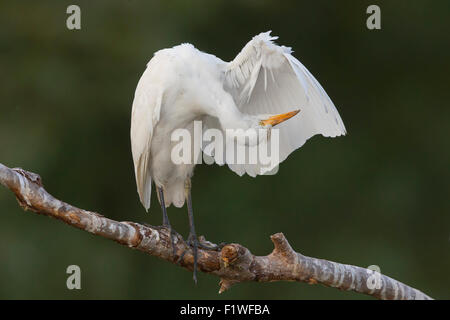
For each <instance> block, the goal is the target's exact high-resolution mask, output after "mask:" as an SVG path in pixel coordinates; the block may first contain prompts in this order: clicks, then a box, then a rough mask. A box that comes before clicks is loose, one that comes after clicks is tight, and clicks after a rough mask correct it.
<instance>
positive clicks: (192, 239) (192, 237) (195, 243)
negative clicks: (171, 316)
mask: <svg viewBox="0 0 450 320" xmlns="http://www.w3.org/2000/svg"><path fill="white" fill-rule="evenodd" d="M185 195H186V202H187V208H188V216H189V236H188V238H187V242H186V244H187V245H188V246H190V247H191V248H192V254H193V256H194V275H193V278H194V282H195V283H197V262H198V248H201V249H204V250H214V251H217V250H220V249H222V247H223V246H224V244H223V243H221V244H219V245H215V244H212V243H210V242H208V241H206V240H205V239H204V238H203V237H202V242H199V240H198V238H197V234H196V233H195V225H194V212H193V210H192V197H191V180H190V179H187V180H186V183H185ZM186 252H187V250H186V251H184V252H183V253H182V254H181V256H180V257H179V258H178V260H177V263H180V261H181V260H183V258H184V256H185V254H186Z"/></svg>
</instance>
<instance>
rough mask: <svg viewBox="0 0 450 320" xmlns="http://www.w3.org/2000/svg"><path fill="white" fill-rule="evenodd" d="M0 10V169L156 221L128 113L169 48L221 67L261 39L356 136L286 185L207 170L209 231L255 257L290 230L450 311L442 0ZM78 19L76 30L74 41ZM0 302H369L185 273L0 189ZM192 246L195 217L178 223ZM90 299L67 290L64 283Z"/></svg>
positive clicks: (293, 166) (85, 203) (445, 5)
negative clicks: (277, 47)
mask: <svg viewBox="0 0 450 320" xmlns="http://www.w3.org/2000/svg"><path fill="white" fill-rule="evenodd" d="M376 3H377V4H379V5H380V7H381V17H382V30H379V31H369V30H368V29H367V28H366V25H365V23H366V18H367V14H366V8H367V6H368V5H369V4H372V1H358V2H356V1H350V0H345V1H324V0H320V1H282V2H281V1H263V0H246V1H230V0H227V1H225V0H221V1H198V0H196V1H181V0H178V1H161V2H156V1H137V0H129V1H123V0H108V1H106V0H103V1H100V0H97V1H87V0H85V1H76V2H74V1H11V0H9V1H2V2H1V3H0V21H1V22H0V25H1V28H0V70H1V74H2V85H1V86H0V97H1V100H2V102H1V107H0V108H1V109H0V110H1V113H0V162H1V163H4V164H5V165H8V166H11V167H23V168H25V169H27V170H30V171H34V172H37V173H39V174H40V175H41V176H42V178H43V181H44V184H45V186H46V188H47V190H48V191H49V192H51V193H52V194H53V195H55V196H56V197H58V198H60V199H62V200H65V201H67V202H69V203H71V204H74V205H77V206H79V207H81V208H85V209H89V210H93V211H98V212H101V213H102V214H104V215H106V216H108V217H110V218H113V219H118V220H131V221H137V222H147V223H151V224H159V223H160V222H161V213H160V209H159V207H158V204H157V202H156V198H153V202H152V208H151V210H150V212H151V214H147V213H146V212H145V211H144V209H143V208H142V207H141V205H140V204H139V201H138V197H137V194H136V187H135V182H134V176H133V167H132V159H131V153H130V143H129V122H130V111H131V103H132V99H133V94H134V89H135V87H136V84H137V81H138V79H139V77H140V75H141V73H142V72H143V70H144V68H145V65H146V63H147V61H148V60H149V59H150V58H151V57H152V54H153V52H155V51H156V50H158V49H161V48H166V47H171V46H174V45H176V44H179V43H181V42H191V43H193V44H194V45H195V46H196V47H198V48H199V49H201V50H203V51H207V52H210V53H213V54H215V55H217V56H219V57H221V58H222V59H224V60H231V59H232V58H233V57H234V56H235V55H236V53H237V52H238V51H239V50H240V49H241V48H242V47H243V46H244V45H245V43H246V42H247V41H248V40H250V39H251V37H252V36H254V35H256V34H258V33H259V32H262V31H267V30H270V29H271V30H273V34H274V35H278V36H280V39H279V41H278V42H279V43H280V44H284V45H288V46H292V47H293V49H294V50H295V55H296V56H297V57H298V58H299V59H300V60H301V61H302V62H303V63H304V64H305V65H306V66H307V67H308V68H309V69H310V71H311V72H312V73H313V74H314V75H315V76H316V77H317V78H318V80H319V81H320V82H321V83H322V85H323V86H324V88H325V89H326V90H327V92H328V93H329V95H330V96H331V97H332V99H333V101H334V102H335V104H336V106H337V107H338V109H339V111H340V113H341V116H342V118H343V120H344V122H345V124H346V126H347V130H348V135H347V136H346V137H343V138H337V139H325V138H322V137H314V138H313V139H311V140H310V141H309V142H308V143H307V144H306V145H305V146H303V147H302V148H301V149H300V150H298V151H296V152H294V153H293V154H292V155H291V156H290V157H289V158H288V159H287V160H286V161H285V162H284V163H283V164H282V165H281V167H280V171H279V173H278V174H277V175H276V176H263V177H258V178H256V179H253V178H250V177H248V176H245V177H242V178H240V177H238V176H237V175H236V174H234V173H232V172H231V171H229V170H228V169H227V168H225V167H218V166H206V165H203V166H197V168H196V172H195V177H194V181H193V185H194V187H193V188H194V189H193V197H194V211H195V213H196V223H197V230H198V231H199V233H200V234H205V236H206V237H207V238H208V239H210V240H211V241H215V242H220V241H227V242H231V241H236V242H239V243H242V244H243V245H246V246H248V247H249V248H250V249H251V250H252V252H253V253H255V254H260V255H263V254H267V253H269V252H270V251H271V250H272V244H271V242H270V240H269V235H270V234H272V233H275V232H279V231H282V232H284V233H285V234H286V236H287V237H288V239H289V240H290V242H291V244H292V246H293V247H294V248H295V249H297V250H298V251H300V252H302V253H303V254H306V255H311V256H315V257H322V258H326V259H331V260H336V261H339V262H345V263H350V264H356V265H360V266H369V265H372V264H376V265H379V266H380V268H381V271H382V272H384V273H386V274H387V275H390V276H392V277H394V278H396V279H398V280H400V281H402V282H405V283H407V284H409V285H411V286H414V287H417V288H419V289H421V290H423V291H424V292H426V293H427V294H429V295H431V296H433V297H435V298H447V299H449V298H450V291H449V289H448V288H449V285H450V279H449V276H448V271H449V270H450V217H449V212H450V203H449V194H450V188H449V181H450V170H449V164H450V161H449V160H450V155H449V151H450V148H449V133H450V132H449V129H450V127H449V124H450V122H449V119H450V117H449V116H450V109H449V106H448V101H450V99H449V98H450V97H449V87H448V85H449V81H448V76H449V72H450V70H449V63H448V58H449V56H448V55H449V44H450V41H449V40H450V39H449V31H450V30H449V12H450V3H449V2H448V1H433V2H426V1H417V0H414V1H412V0H411V1H406V0H403V1H401V0H397V1H376ZM70 4H78V5H79V6H80V7H81V12H82V18H81V19H82V29H81V30H80V31H69V30H68V29H67V28H66V18H67V16H68V15H67V14H66V8H67V6H68V5H70ZM0 209H1V214H0V298H7V299H9V298H44V299H47V298H60V299H78V298H89V299H90V298H105V299H109V298H124V299H131V298H139V299H173V298H176V299H197V298H203V299H215V298H227V299H228V298H233V299H234V298H243V299H247V298H249V299H250V298H251V299H271V298H275V299H314V298H325V299H332V298H337V299H354V298H356V299H363V298H366V297H364V296H361V295H358V294H354V293H349V292H340V291H338V290H335V289H329V288H325V287H322V286H309V285H306V284H296V283H270V284H258V283H246V284H240V285H237V286H235V287H234V288H233V289H232V290H230V291H229V292H227V293H225V294H222V295H220V296H219V295H217V291H218V279H217V278H216V277H213V276H208V275H204V274H201V275H200V278H199V284H198V285H197V286H195V285H194V283H193V281H192V276H191V274H190V273H188V272H186V271H184V270H183V269H181V268H179V267H176V266H173V265H171V264H169V263H167V262H164V261H161V260H158V259H156V258H153V257H150V256H147V255H145V254H143V253H141V252H138V251H134V250H130V249H128V248H125V247H121V246H119V245H117V244H116V243H114V242H112V241H108V240H105V239H101V238H99V237H94V236H92V235H90V234H88V233H86V232H82V231H79V230H77V229H75V228H72V227H69V226H67V225H65V224H63V223H61V222H58V221H56V220H53V219H48V218H45V217H42V216H38V215H35V214H30V213H24V212H23V211H22V210H21V209H20V208H19V207H18V205H17V203H16V200H15V199H14V197H13V196H12V194H11V193H10V192H9V191H7V190H5V189H1V188H0ZM169 215H170V218H171V222H172V224H173V225H174V226H175V228H176V229H177V230H178V231H179V232H181V233H182V234H185V235H186V234H187V231H188V220H187V214H186V208H182V209H176V208H170V209H169ZM70 264H77V265H79V266H80V267H81V270H82V290H79V291H76V290H74V291H69V290H67V289H66V278H67V274H66V273H65V271H66V268H67V266H68V265H70Z"/></svg>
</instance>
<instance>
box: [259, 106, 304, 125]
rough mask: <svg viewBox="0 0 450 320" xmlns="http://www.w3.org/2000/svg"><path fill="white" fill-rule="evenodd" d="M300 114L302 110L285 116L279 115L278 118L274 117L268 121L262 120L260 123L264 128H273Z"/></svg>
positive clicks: (284, 114)
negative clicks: (268, 126) (269, 126)
mask: <svg viewBox="0 0 450 320" xmlns="http://www.w3.org/2000/svg"><path fill="white" fill-rule="evenodd" d="M299 112H300V110H295V111H291V112H287V113H283V114H277V115H276V116H272V117H270V118H268V119H266V120H261V121H260V123H261V125H263V126H267V125H271V126H272V127H273V126H276V125H277V124H280V123H282V122H283V121H286V120H287V119H290V118H292V117H293V116H295V115H296V114H297V113H299Z"/></svg>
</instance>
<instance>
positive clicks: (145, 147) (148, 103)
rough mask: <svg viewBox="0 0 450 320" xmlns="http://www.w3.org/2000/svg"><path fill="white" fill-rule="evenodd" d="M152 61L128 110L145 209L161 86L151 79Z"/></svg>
mask: <svg viewBox="0 0 450 320" xmlns="http://www.w3.org/2000/svg"><path fill="white" fill-rule="evenodd" d="M150 67H151V61H150V63H149V65H148V67H147V69H146V70H145V71H144V73H143V74H142V77H141V79H140V80H139V83H138V85H137V88H136V92H135V95H134V100H133V109H132V114H131V130H130V136H131V151H132V153H133V162H134V172H135V175H136V184H137V191H138V193H139V198H140V200H141V203H142V205H143V206H144V207H145V209H146V210H147V211H148V209H149V208H150V198H151V191H152V178H151V177H150V170H149V157H150V144H151V141H152V135H153V129H154V128H155V126H156V124H157V123H158V121H159V116H160V111H161V99H162V89H161V87H160V86H158V85H156V84H155V82H154V81H152V74H151V70H150Z"/></svg>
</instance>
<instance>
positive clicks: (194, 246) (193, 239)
mask: <svg viewBox="0 0 450 320" xmlns="http://www.w3.org/2000/svg"><path fill="white" fill-rule="evenodd" d="M186 245H187V246H188V247H190V248H191V250H192V255H193V256H194V271H193V272H194V275H193V279H194V282H195V284H197V261H198V248H202V249H206V250H210V249H209V247H207V246H206V245H205V244H204V243H200V242H199V241H198V239H197V236H196V235H195V233H189V236H188V238H187V241H186ZM187 251H188V249H186V250H184V252H183V253H182V254H181V256H180V257H179V258H178V260H177V264H179V263H180V262H181V260H183V258H184V256H185V254H186V252H187Z"/></svg>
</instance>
